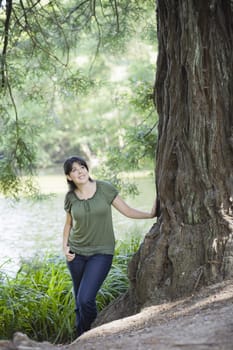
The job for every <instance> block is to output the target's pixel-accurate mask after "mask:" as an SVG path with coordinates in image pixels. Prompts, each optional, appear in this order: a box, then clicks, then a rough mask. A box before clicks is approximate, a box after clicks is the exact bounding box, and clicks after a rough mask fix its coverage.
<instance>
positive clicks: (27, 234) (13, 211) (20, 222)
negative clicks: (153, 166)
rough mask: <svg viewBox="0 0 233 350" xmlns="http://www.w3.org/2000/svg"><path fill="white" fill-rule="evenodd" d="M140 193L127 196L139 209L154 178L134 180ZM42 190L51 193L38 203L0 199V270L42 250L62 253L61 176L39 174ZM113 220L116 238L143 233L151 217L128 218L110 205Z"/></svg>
mask: <svg viewBox="0 0 233 350" xmlns="http://www.w3.org/2000/svg"><path fill="white" fill-rule="evenodd" d="M136 182H137V184H138V188H139V191H140V195H139V196H137V197H135V198H128V199H126V201H127V203H128V204H130V205H132V206H134V207H136V208H138V209H141V210H146V211H148V210H150V209H151V207H152V202H153V199H154V188H155V186H154V180H153V178H146V179H137V180H136ZM39 183H40V186H41V190H42V192H43V193H51V192H52V193H54V196H53V197H51V198H49V199H46V200H43V201H38V202H31V201H27V200H22V201H20V202H19V203H14V204H13V203H12V202H10V201H9V200H6V199H4V198H0V212H1V216H0V237H1V239H0V252H1V254H0V270H1V271H5V272H7V273H9V274H11V273H15V272H16V271H17V269H18V268H19V265H20V259H21V258H30V257H32V256H33V255H35V254H40V253H41V254H42V253H44V252H54V253H57V254H61V253H62V231H63V226H64V220H65V212H64V209H63V200H64V196H65V193H66V190H67V186H66V182H65V181H64V177H63V176H52V175H51V176H41V177H40V178H39ZM113 222H114V228H115V235H116V238H117V239H122V240H124V239H127V236H129V235H132V234H138V233H140V234H141V235H142V236H143V235H145V234H146V233H147V232H148V230H149V229H150V227H151V226H152V224H153V222H154V220H153V219H149V220H135V219H129V218H126V217H124V216H123V215H121V214H120V213H118V212H117V211H116V210H115V209H114V208H113Z"/></svg>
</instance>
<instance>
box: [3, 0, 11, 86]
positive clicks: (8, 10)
mask: <svg viewBox="0 0 233 350" xmlns="http://www.w3.org/2000/svg"><path fill="white" fill-rule="evenodd" d="M11 13H12V0H6V20H5V26H4V42H3V49H2V57H1V77H2V79H1V80H2V84H1V85H2V88H3V89H4V88H5V87H6V80H7V74H6V54H7V47H8V40H9V28H10V19H11Z"/></svg>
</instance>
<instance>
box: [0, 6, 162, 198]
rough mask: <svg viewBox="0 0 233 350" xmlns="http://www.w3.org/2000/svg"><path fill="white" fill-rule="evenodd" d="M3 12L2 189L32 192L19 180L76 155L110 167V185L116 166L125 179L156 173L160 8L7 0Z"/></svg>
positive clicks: (0, 179)
mask: <svg viewBox="0 0 233 350" xmlns="http://www.w3.org/2000/svg"><path fill="white" fill-rule="evenodd" d="M0 11H1V23H2V26H1V34H2V38H3V41H2V51H1V81H2V84H1V95H2V96H3V97H4V98H3V99H2V102H1V129H2V133H1V140H0V141H1V144H0V152H1V162H0V167H1V172H0V173H1V176H0V189H1V191H2V192H3V193H5V194H6V193H9V191H10V192H11V193H14V194H15V195H18V194H19V193H20V192H22V191H25V189H27V190H29V191H30V190H31V189H32V186H31V178H30V176H29V178H28V181H27V182H26V183H25V177H24V179H23V182H22V181H21V179H22V177H20V175H31V174H32V173H33V171H34V170H35V169H38V168H44V167H48V166H51V165H53V166H54V163H60V162H62V161H63V160H64V158H65V157H67V155H70V154H74V153H81V154H84V155H85V156H86V157H87V158H88V157H91V159H101V162H102V163H103V162H104V163H107V162H108V164H106V166H104V169H105V174H106V171H107V173H108V175H107V176H108V177H109V176H110V174H111V172H109V167H110V165H111V166H114V170H115V164H116V162H117V166H118V171H120V170H121V169H124V170H128V169H132V168H135V167H138V166H140V165H143V166H148V161H149V162H151V161H152V159H153V156H154V145H155V139H156V128H155V126H156V115H155V111H154V108H153V99H152V97H153V96H152V91H153V88H152V85H153V78H154V77H153V74H151V71H152V70H154V65H155V46H154V38H155V35H156V34H155V27H154V20H155V15H154V3H153V1H148V2H147V4H146V5H145V4H141V3H140V1H122V2H121V3H120V4H117V3H116V2H115V1H92V0H88V1H78V2H77V1H74V2H72V1H71V2H69V3H66V2H64V1H59V0H54V1H48V2H41V1H19V2H14V3H13V2H12V1H11V0H7V1H5V2H1V10H0ZM152 43H153V46H152ZM152 135H153V136H152ZM116 154H117V157H116ZM112 155H114V157H113V158H112ZM106 169H107V170H106Z"/></svg>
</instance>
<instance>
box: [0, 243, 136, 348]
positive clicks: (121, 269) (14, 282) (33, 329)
mask: <svg viewBox="0 0 233 350" xmlns="http://www.w3.org/2000/svg"><path fill="white" fill-rule="evenodd" d="M139 244H140V239H139V238H132V239H131V240H130V241H128V242H117V245H116V253H115V256H114V260H113V265H112V268H111V270H110V272H109V275H108V277H107V279H106V280H105V282H104V284H103V286H102V288H101V290H100V291H99V293H98V296H97V306H98V309H99V310H102V309H103V308H104V307H106V306H107V305H108V303H109V302H111V301H112V300H114V299H115V298H116V297H118V296H119V295H120V294H121V293H123V292H125V291H126V289H127V287H128V278H127V263H128V261H129V259H130V257H131V255H132V254H133V253H134V252H135V251H136V250H137V248H138V246H139ZM74 308H75V306H74V298H73V294H72V282H71V278H70V274H69V271H68V269H67V266H66V262H65V259H64V257H58V256H52V255H47V256H40V257H39V256H37V257H35V258H33V259H32V260H31V261H23V262H22V264H21V267H20V270H19V271H18V273H17V274H16V276H15V277H13V278H12V277H11V278H10V277H8V276H6V275H4V274H3V273H1V272H0V339H11V338H12V336H13V334H14V333H15V332H16V331H20V332H23V333H25V334H27V335H28V336H29V337H30V338H31V339H34V340H37V341H42V340H43V341H44V340H47V341H50V342H52V343H68V342H71V341H73V340H74V339H75V337H76V334H75V313H74Z"/></svg>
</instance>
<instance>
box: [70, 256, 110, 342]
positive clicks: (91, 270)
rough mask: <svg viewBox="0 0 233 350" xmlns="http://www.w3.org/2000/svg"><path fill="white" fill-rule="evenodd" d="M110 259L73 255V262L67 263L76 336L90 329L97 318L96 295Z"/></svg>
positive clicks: (105, 275)
mask: <svg viewBox="0 0 233 350" xmlns="http://www.w3.org/2000/svg"><path fill="white" fill-rule="evenodd" d="M112 259H113V256H112V255H109V254H95V255H91V256H84V255H79V254H75V258H74V260H72V261H69V262H67V264H68V267H69V270H70V274H71V277H72V281H73V288H74V297H75V303H76V309H75V312H76V326H77V333H78V336H80V335H81V334H82V333H84V332H86V331H88V330H89V329H90V328H91V324H92V322H93V321H94V320H95V318H96V316H97V307H96V295H97V293H98V291H99V289H100V287H101V285H102V283H103V282H104V280H105V278H106V277H107V274H108V272H109V270H110V268H111V265H112Z"/></svg>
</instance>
